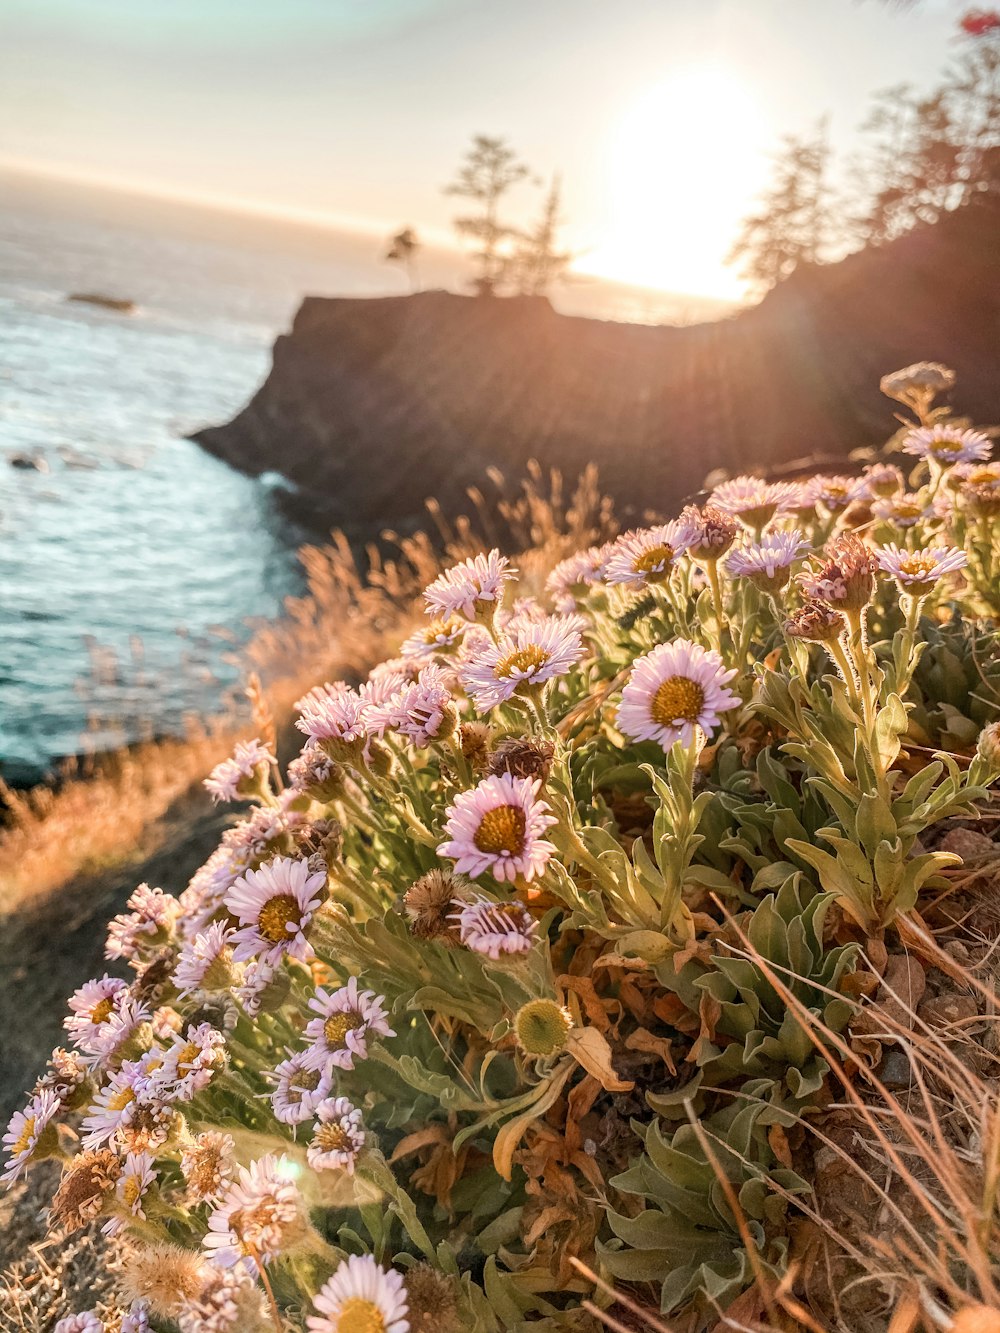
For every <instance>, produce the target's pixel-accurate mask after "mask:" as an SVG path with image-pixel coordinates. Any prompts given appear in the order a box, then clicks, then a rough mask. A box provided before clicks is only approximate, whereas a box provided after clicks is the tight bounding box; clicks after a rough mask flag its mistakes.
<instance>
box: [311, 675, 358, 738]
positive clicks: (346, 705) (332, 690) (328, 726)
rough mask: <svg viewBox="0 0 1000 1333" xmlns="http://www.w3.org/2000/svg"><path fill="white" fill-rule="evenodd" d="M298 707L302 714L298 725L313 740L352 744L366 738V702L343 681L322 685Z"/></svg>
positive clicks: (312, 691)
mask: <svg viewBox="0 0 1000 1333" xmlns="http://www.w3.org/2000/svg"><path fill="white" fill-rule="evenodd" d="M295 707H296V710H297V712H298V713H299V714H300V716H299V717H297V718H296V719H295V725H296V726H297V727H298V729H299V731H302V732H305V734H306V735H307V736H308V737H309V739H310V740H311V741H325V740H337V741H344V742H345V743H347V744H352V743H358V742H361V741H364V740H365V739H366V736H367V728H366V727H365V720H364V713H365V701H364V699H362V697H361V695H360V694H358V693H357V691H356V690H352V689H351V688H350V687H349V686H347V685H345V684H344V683H343V682H342V681H338V682H337V683H336V684H335V685H318V686H317V687H316V688H315V689H314V690H310V691H309V693H308V694H307V695H305V696H304V697H303V698H301V699H300V700H299V701H298V703H297V704H296V705H295Z"/></svg>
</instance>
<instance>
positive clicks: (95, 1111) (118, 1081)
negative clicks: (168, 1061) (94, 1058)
mask: <svg viewBox="0 0 1000 1333" xmlns="http://www.w3.org/2000/svg"><path fill="white" fill-rule="evenodd" d="M149 1064H150V1062H149V1060H126V1061H125V1062H124V1064H123V1065H122V1067H121V1069H116V1070H115V1071H114V1072H113V1073H112V1074H111V1075H109V1077H108V1081H107V1083H105V1085H104V1087H103V1088H101V1089H100V1091H99V1092H98V1093H97V1096H96V1097H95V1098H94V1100H93V1103H92V1104H91V1107H90V1110H89V1111H88V1113H87V1114H86V1115H85V1116H84V1118H83V1123H82V1126H81V1128H82V1129H83V1131H84V1132H83V1135H82V1142H83V1146H84V1147H85V1148H88V1149H90V1148H100V1147H103V1145H104V1144H105V1143H110V1142H111V1140H112V1139H114V1138H115V1136H116V1134H117V1133H118V1131H119V1130H120V1129H121V1128H122V1126H123V1125H125V1124H127V1123H128V1121H129V1119H130V1118H131V1117H132V1116H133V1115H134V1114H135V1108H136V1106H137V1104H139V1103H142V1102H145V1100H146V1089H147V1087H148V1084H149V1074H150V1070H149ZM164 1138H166V1134H164Z"/></svg>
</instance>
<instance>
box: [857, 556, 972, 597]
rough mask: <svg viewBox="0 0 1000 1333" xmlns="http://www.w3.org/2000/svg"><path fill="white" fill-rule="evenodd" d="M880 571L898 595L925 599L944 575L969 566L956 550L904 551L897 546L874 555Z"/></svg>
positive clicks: (964, 557)
mask: <svg viewBox="0 0 1000 1333" xmlns="http://www.w3.org/2000/svg"><path fill="white" fill-rule="evenodd" d="M875 559H876V560H877V561H878V563H879V568H880V569H882V570H883V571H884V572H885V573H886V574H891V575H892V577H893V578H894V579H895V580H896V584H897V586H898V587H899V590H900V592H906V593H911V594H913V595H915V596H917V597H923V596H926V594H927V593H929V592H930V591H931V589H932V588H933V587H934V585H935V583H937V581H938V580H939V579H940V578H943V577H944V575H945V574H953V573H954V572H955V571H956V570H959V569H964V568H965V566H966V565H967V564H968V563H969V561H968V557H967V556H966V554H965V552H964V551H960V550H959V549H958V548H957V547H955V546H924V547H922V548H921V549H920V550H919V551H904V550H901V549H900V548H899V547H898V546H883V547H881V548H879V549H877V550H876V551H875Z"/></svg>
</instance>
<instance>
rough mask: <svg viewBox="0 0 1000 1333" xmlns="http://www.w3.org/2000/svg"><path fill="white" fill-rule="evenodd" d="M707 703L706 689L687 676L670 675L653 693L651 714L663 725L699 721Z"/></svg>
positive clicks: (655, 720)
mask: <svg viewBox="0 0 1000 1333" xmlns="http://www.w3.org/2000/svg"><path fill="white" fill-rule="evenodd" d="M704 704H705V691H704V690H703V689H702V688H701V686H700V685H699V684H698V682H697V681H696V680H689V679H688V677H687V676H668V677H667V679H666V680H665V681H664V682H663V684H662V685H660V687H659V688H658V689H657V691H656V693H655V694H654V695H653V702H652V705H651V707H650V710H649V711H650V714H651V716H652V718H653V721H654V722H656V723H657V724H658V725H659V726H661V727H668V726H670V724H671V723H672V722H697V721H698V718H699V717H700V716H701V710H702V708H703V707H704Z"/></svg>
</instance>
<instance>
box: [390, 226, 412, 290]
mask: <svg viewBox="0 0 1000 1333" xmlns="http://www.w3.org/2000/svg"><path fill="white" fill-rule="evenodd" d="M419 249H420V241H419V240H418V239H417V233H416V232H415V231H414V230H413V228H412V227H404V228H403V230H402V231H400V232H397V233H396V235H395V236H394V237H393V238H392V240H391V241H390V242H389V248H388V250H387V251H386V252H385V258H386V260H387V261H388V262H390V263H396V264H402V265H403V267H404V269H405V270H406V276H407V277H408V278H409V280H410V290H411V291H413V292H415V291H417V290H418V289H419V287H420V277H419V274H418V272H417V252H418V251H419Z"/></svg>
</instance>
